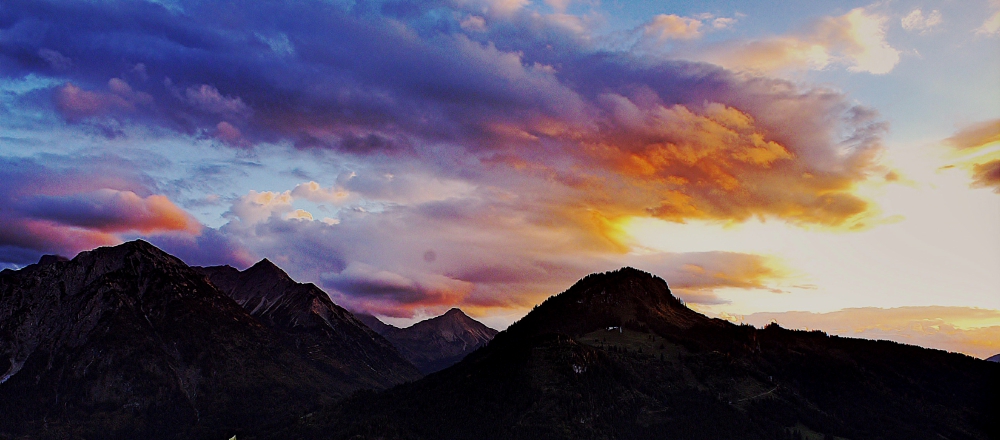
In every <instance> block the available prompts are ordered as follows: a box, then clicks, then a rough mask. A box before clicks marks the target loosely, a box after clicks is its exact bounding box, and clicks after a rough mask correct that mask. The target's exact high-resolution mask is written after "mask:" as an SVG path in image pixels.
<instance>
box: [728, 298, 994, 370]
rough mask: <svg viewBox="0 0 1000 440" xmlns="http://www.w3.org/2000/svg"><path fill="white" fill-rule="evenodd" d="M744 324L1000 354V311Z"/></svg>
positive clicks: (771, 316) (753, 318)
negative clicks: (779, 326) (775, 326)
mask: <svg viewBox="0 0 1000 440" xmlns="http://www.w3.org/2000/svg"><path fill="white" fill-rule="evenodd" d="M742 321H743V322H746V323H749V324H753V325H756V326H763V325H767V324H768V323H770V322H772V321H775V322H777V323H778V324H779V325H781V326H782V327H786V328H794V329H811V330H823V331H825V332H827V333H831V334H837V335H841V336H848V337H855V338H865V339H888V340H892V341H896V342H902V343H905V344H913V345H919V346H923V347H929V348H937V349H941V350H948V351H955V352H960V353H965V354H968V355H970V356H975V357H979V358H986V357H989V356H992V355H994V354H997V353H1000V310H991V309H979V308H972V307H943V306H927V307H899V308H891V309H882V308H875V307H865V308H851V309H843V310H839V311H836V312H829V313H813V312H779V313H754V314H752V315H747V316H743V317H742Z"/></svg>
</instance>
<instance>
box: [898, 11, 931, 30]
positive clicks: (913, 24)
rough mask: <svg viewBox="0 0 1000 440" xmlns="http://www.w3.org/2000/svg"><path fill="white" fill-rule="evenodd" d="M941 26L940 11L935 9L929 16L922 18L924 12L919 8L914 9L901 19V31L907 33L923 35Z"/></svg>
mask: <svg viewBox="0 0 1000 440" xmlns="http://www.w3.org/2000/svg"><path fill="white" fill-rule="evenodd" d="M939 24H941V11H938V10H937V9H935V10H933V11H931V13H930V14H927V16H926V17H925V16H924V12H923V11H921V10H920V9H919V8H918V9H914V10H913V12H910V13H909V14H908V15H907V16H906V17H903V19H902V25H903V29H906V30H908V31H919V32H920V33H925V32H927V31H930V30H932V29H934V28H935V27H937V26H938V25H939Z"/></svg>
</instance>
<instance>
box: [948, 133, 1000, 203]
mask: <svg viewBox="0 0 1000 440" xmlns="http://www.w3.org/2000/svg"><path fill="white" fill-rule="evenodd" d="M944 143H945V144H947V145H949V146H950V147H952V148H954V149H955V150H956V152H957V153H958V154H959V157H960V158H961V159H960V160H959V162H958V163H957V165H958V166H960V167H962V168H964V169H967V170H968V172H969V173H970V174H971V175H972V179H973V181H972V184H971V186H972V187H974V188H993V190H994V192H996V193H1000V149H998V147H1000V119H993V120H987V121H980V122H977V123H974V124H971V125H969V126H967V127H964V128H962V129H961V130H959V131H958V132H957V133H955V134H954V135H952V136H951V137H949V138H948V139H945V141H944ZM952 166H955V165H952Z"/></svg>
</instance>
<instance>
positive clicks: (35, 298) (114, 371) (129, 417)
mask: <svg viewBox="0 0 1000 440" xmlns="http://www.w3.org/2000/svg"><path fill="white" fill-rule="evenodd" d="M331 304H332V303H331ZM293 309H294V307H291V308H287V309H286V311H288V312H289V313H293V312H294V310H293ZM300 312H301V311H300ZM301 314H307V313H305V312H302V313H301ZM348 315H349V314H348ZM323 316H324V317H325V318H327V319H328V320H329V321H330V322H329V324H330V326H332V328H334V329H341V328H344V327H345V326H350V325H355V324H356V325H359V326H360V328H362V329H363V330H366V331H362V335H361V336H362V337H359V338H358V339H357V340H355V341H353V342H354V343H356V345H361V346H363V347H359V348H356V349H355V348H352V349H351V350H349V351H344V352H334V351H331V350H326V351H323V350H325V349H323V350H320V354H322V355H323V356H316V354H317V352H316V351H313V350H312V348H313V347H311V346H308V345H305V344H302V345H299V346H296V345H295V344H294V343H290V342H289V340H290V339H289V335H288V334H287V333H286V332H284V331H281V330H279V329H276V327H275V323H273V322H270V321H266V320H263V319H261V318H259V317H257V316H255V315H252V314H251V313H248V311H247V310H245V309H244V308H243V307H241V306H240V304H238V303H237V302H236V301H234V300H233V299H232V298H230V297H228V296H226V295H225V294H224V293H223V292H221V291H220V290H219V289H218V288H217V286H216V285H214V284H213V283H211V282H209V280H208V279H207V278H206V277H205V275H203V273H202V272H200V271H197V270H195V269H193V268H191V267H188V266H187V265H185V264H184V263H183V262H181V261H180V260H178V259H176V258H174V257H172V256H170V255H168V254H166V253H164V252H162V251H161V250H159V249H157V248H156V247H154V246H152V245H150V244H148V243H145V242H142V241H134V242H130V243H125V244H122V245H120V246H115V247H107V248H99V249H95V250H93V251H89V252H83V253H81V254H79V255H78V256H76V258H73V259H72V260H69V261H65V259H58V258H46V259H43V260H42V261H41V262H40V264H35V265H31V266H28V267H25V268H23V269H21V270H18V271H11V270H5V271H3V272H0V438H52V439H67V438H100V439H105V438H110V439H114V438H121V439H134V438H145V439H150V438H164V439H166V438H177V439H188V438H214V439H221V438H230V436H232V435H233V434H240V436H242V433H245V432H259V431H261V430H266V429H270V428H269V427H273V426H276V425H279V426H280V425H287V424H288V423H289V421H290V420H294V419H297V418H298V417H300V416H301V415H303V414H306V413H308V412H309V411H311V410H313V409H315V408H317V407H319V406H321V405H323V404H329V403H331V402H332V401H333V400H335V399H338V398H342V397H343V396H345V395H346V394H348V393H349V392H352V391H354V390H356V389H358V388H363V387H368V386H372V385H373V384H375V385H382V386H388V385H391V384H393V383H398V382H400V381H401V378H405V377H412V376H413V375H415V374H416V372H415V369H414V367H412V366H411V365H409V364H407V363H406V362H405V361H404V360H402V359H401V358H399V355H398V353H396V352H395V351H394V350H392V349H391V347H388V342H387V341H385V340H384V339H383V338H381V337H380V336H378V335H376V334H374V333H373V332H371V330H367V328H366V327H364V326H363V325H361V324H360V323H357V321H356V320H352V319H353V318H349V319H347V318H345V319H346V320H344V321H343V322H340V321H338V320H339V319H340V318H339V317H337V316H336V315H335V314H324V315H323ZM352 334H353V333H352ZM364 338H367V339H368V341H369V342H368V343H367V344H365V343H364ZM313 339H314V340H318V339H319V337H318V336H317V337H315V338H313ZM331 344H332V345H336V344H334V343H331ZM331 344H328V345H331ZM380 350H381V351H382V352H383V354H384V355H385V356H388V357H392V356H395V357H396V359H397V361H396V362H397V363H402V365H403V366H404V368H402V369H401V370H399V371H389V372H385V371H382V372H375V371H374V370H373V369H372V368H367V369H363V368H356V369H355V368H353V367H352V368H349V369H347V370H341V369H338V368H334V367H335V366H337V365H350V366H354V365H361V364H364V363H365V362H366V359H356V358H352V357H355V356H361V354H364V355H365V356H367V355H368V354H371V353H377V352H379V351H380ZM331 353H333V354H335V355H337V356H340V357H339V358H334V359H330V358H329V356H326V355H329V354H331Z"/></svg>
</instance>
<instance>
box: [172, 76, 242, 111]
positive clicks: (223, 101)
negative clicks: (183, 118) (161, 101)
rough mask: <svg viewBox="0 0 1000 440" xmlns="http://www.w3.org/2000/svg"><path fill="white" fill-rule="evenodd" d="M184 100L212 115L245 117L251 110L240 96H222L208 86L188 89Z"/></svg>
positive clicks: (203, 85)
mask: <svg viewBox="0 0 1000 440" xmlns="http://www.w3.org/2000/svg"><path fill="white" fill-rule="evenodd" d="M184 99H185V100H186V101H187V102H188V103H189V104H191V105H192V106H194V107H197V108H199V109H201V110H203V111H207V112H210V113H218V114H223V115H237V116H245V115H247V114H248V113H250V108H249V107H247V105H246V104H244V103H243V100H241V99H240V98H239V97H238V96H236V97H234V96H222V94H221V93H219V90H218V89H216V88H215V87H212V86H210V85H208V84H202V85H200V86H197V87H188V88H187V90H185V91H184Z"/></svg>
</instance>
